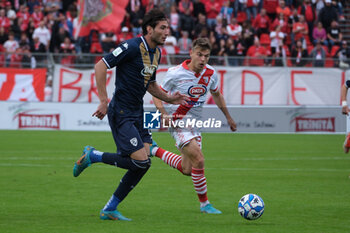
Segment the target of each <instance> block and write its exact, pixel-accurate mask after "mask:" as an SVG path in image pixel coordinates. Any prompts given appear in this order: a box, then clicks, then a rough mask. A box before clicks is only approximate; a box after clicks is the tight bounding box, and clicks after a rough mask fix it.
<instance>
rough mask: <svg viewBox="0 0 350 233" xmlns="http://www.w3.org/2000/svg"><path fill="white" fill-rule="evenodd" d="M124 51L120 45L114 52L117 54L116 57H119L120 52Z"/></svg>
mask: <svg viewBox="0 0 350 233" xmlns="http://www.w3.org/2000/svg"><path fill="white" fill-rule="evenodd" d="M122 52H123V50H122V48H120V47H118V48H116V49H115V50H114V51H113V52H112V54H113V55H114V56H115V57H118V55H119V54H121V53H122Z"/></svg>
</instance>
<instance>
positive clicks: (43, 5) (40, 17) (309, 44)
mask: <svg viewBox="0 0 350 233" xmlns="http://www.w3.org/2000/svg"><path fill="white" fill-rule="evenodd" d="M349 6H350V4H349V3H348V2H347V1H345V0H301V1H284V0H273V1H266V0H265V1H264V0H220V1H213V0H164V1H159V0H130V1H129V4H128V6H127V8H126V9H127V14H126V15H125V17H124V20H123V22H122V25H121V27H120V29H119V31H115V32H98V31H91V33H90V35H89V36H86V37H74V31H75V30H76V23H75V21H76V18H77V15H78V1H77V0H69V1H57V0H31V1H18V0H11V1H5V0H1V1H0V45H1V46H0V65H1V66H3V67H30V66H29V65H28V64H25V63H27V62H29V61H30V60H31V59H32V58H34V59H35V60H36V66H44V65H43V64H41V63H42V62H43V63H45V64H47V63H48V61H49V60H51V61H52V60H53V61H55V62H61V63H62V64H67V65H69V66H76V67H78V65H81V64H90V65H91V64H92V63H94V62H95V61H96V60H97V59H99V58H100V57H101V56H102V55H103V54H104V53H107V52H109V51H111V49H112V48H113V44H114V45H116V44H118V43H120V42H122V41H124V40H127V39H129V38H132V37H133V36H138V35H140V34H141V27H140V25H141V23H142V18H143V15H144V14H145V12H146V11H148V10H149V9H151V8H153V7H159V8H161V9H162V10H164V11H165V12H167V13H168V15H169V19H170V24H171V30H172V33H171V34H172V42H171V43H170V42H169V43H167V44H166V45H165V46H164V48H163V51H164V54H163V56H164V55H168V56H171V57H174V56H177V55H179V56H185V53H186V51H188V48H186V49H184V47H183V46H184V44H183V40H184V39H183V35H184V32H186V33H185V34H186V41H187V38H188V41H191V40H193V39H195V38H197V37H209V38H210V40H211V41H212V43H213V48H214V49H213V53H212V56H214V57H213V59H212V61H213V62H214V64H220V65H230V66H237V65H254V66H257V65H259V66H275V65H276V66H280V65H293V66H294V65H295V66H296V65H298V66H303V65H308V66H312V65H314V64H316V63H315V61H313V59H315V58H316V57H317V58H319V57H320V56H319V54H317V51H324V52H325V56H326V57H325V62H324V63H322V62H321V63H317V64H318V65H317V66H321V67H333V66H339V61H337V60H338V58H339V51H342V50H344V48H343V47H344V46H343V45H344V43H343V40H344V41H346V42H349V41H350V29H349V28H350V8H349ZM254 16H256V17H254ZM332 20H333V21H334V23H332ZM319 22H321V23H322V25H321V27H320V28H322V29H324V31H326V34H327V35H328V37H327V38H326V39H322V36H324V35H322V33H321V29H320V31H317V30H316V33H315V30H314V29H317V27H318V26H317V25H318V23H319ZM277 26H280V28H279V29H278V30H279V31H278V32H277V35H279V32H281V33H283V36H277V37H276V32H275V30H276V28H277ZM318 32H319V33H318ZM23 34H25V35H26V38H27V42H28V43H20V42H21V38H22V35H23ZM340 34H341V36H339V37H338V38H335V39H334V36H337V35H340ZM8 35H14V41H15V42H14V41H13V39H10V38H8ZM329 35H331V37H330V36H329ZM271 36H273V37H271ZM314 37H315V38H314ZM108 38H110V39H108ZM228 38H231V39H232V41H233V43H232V41H231V40H230V42H227V41H228ZM276 38H277V39H276ZM338 39H339V40H338ZM180 40H181V43H179V42H180ZM257 40H259V46H258V47H259V49H258V50H259V51H263V52H264V55H263V57H264V58H263V60H265V61H263V62H261V61H258V62H257V60H256V57H255V55H253V54H255V53H253V51H254V50H257V45H256V44H257V42H254V41H257ZM299 40H301V46H302V51H303V54H302V57H303V62H301V63H300V62H297V63H296V60H298V59H297V57H298V56H300V57H301V54H300V52H299V55H298V52H297V51H299V50H300V49H296V48H295V47H296V44H297V43H296V42H297V41H299ZM318 40H321V47H322V50H319V49H316V50H314V48H315V47H316V45H317V44H319V43H318ZM38 41H39V42H40V43H39V42H38ZM222 41H224V42H222ZM16 42H17V43H16ZM22 42H23V41H22ZM225 43H226V44H227V43H229V45H228V46H226V45H225ZM220 44H223V45H222V46H221V47H222V48H217V46H220ZM254 44H255V45H254ZM28 46H29V48H30V49H29V51H28V49H27V48H28ZM185 46H186V47H187V42H186V45H185ZM17 47H18V48H17ZM260 47H261V48H260ZM218 49H219V50H218ZM345 50H347V48H345ZM345 50H344V51H345ZM24 51H25V53H26V54H25V56H24V54H20V53H24ZM248 51H250V53H248ZM276 51H277V52H276ZM293 51H294V53H295V54H294V56H295V57H294V58H293ZM312 51H316V54H314V53H313V54H312V55H313V57H310V55H311V53H312ZM85 54H89V56H85ZM342 54H343V55H345V56H346V54H348V53H347V52H342ZM94 55H96V56H95V57H94V58H91V56H94ZM247 55H252V56H253V57H255V58H254V59H250V58H248V57H246V56H247ZM50 56H51V57H53V58H52V59H51V58H49V57H50ZM216 56H218V57H216ZM28 57H29V58H30V59H28ZM220 57H225V58H224V59H223V58H220ZM227 57H230V58H229V59H228V58H227ZM21 59H22V60H21ZM282 59H285V60H286V62H281V61H279V60H282ZM179 60H181V59H173V58H172V59H168V58H164V59H163V60H162V62H163V63H169V62H170V63H173V62H175V61H179ZM348 60H349V59H345V60H344V62H345V63H347V64H350V63H349V62H348ZM228 61H230V62H228ZM243 61H244V62H243ZM252 61H253V63H251V62H252ZM291 61H293V62H291ZM304 61H305V62H304ZM34 64H35V63H34ZM322 64H323V65H322Z"/></svg>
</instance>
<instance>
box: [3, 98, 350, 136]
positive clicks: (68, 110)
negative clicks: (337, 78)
mask: <svg viewBox="0 0 350 233" xmlns="http://www.w3.org/2000/svg"><path fill="white" fill-rule="evenodd" d="M97 106H98V104H97V103H58V102H53V103H48V102H8V101H6V102H5V101H0V109H1V114H0V129H10V130H17V129H35V130H78V131H109V130H110V129H109V125H108V121H107V117H105V118H104V119H103V120H102V121H101V120H99V119H97V118H94V117H92V113H93V112H95V110H96V108H97ZM145 111H155V108H154V106H153V105H148V106H146V107H145ZM229 111H230V113H231V115H232V117H233V118H234V120H235V121H236V123H237V128H238V130H237V132H258V133H271V132H273V133H295V132H297V133H344V132H345V131H346V117H345V116H344V115H342V114H341V107H340V106H339V107H314V106H311V107H305V106H279V107H277V106H269V107H253V106H249V107H247V106H246V107H242V106H234V107H229ZM209 118H215V120H219V121H221V122H222V127H220V128H209V129H204V130H203V131H204V132H230V131H229V128H228V126H227V124H226V121H225V118H224V116H223V114H222V113H221V112H220V110H218V109H217V108H216V107H214V106H209V105H208V106H205V108H204V112H203V119H209Z"/></svg>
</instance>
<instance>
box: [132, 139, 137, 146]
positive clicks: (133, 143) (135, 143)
mask: <svg viewBox="0 0 350 233" xmlns="http://www.w3.org/2000/svg"><path fill="white" fill-rule="evenodd" d="M130 143H131V145H133V146H137V138H132V139H130Z"/></svg>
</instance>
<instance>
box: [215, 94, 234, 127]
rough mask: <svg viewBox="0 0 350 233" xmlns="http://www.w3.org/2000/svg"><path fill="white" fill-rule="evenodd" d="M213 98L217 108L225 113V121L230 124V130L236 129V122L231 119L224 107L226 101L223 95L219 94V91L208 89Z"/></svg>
mask: <svg viewBox="0 0 350 233" xmlns="http://www.w3.org/2000/svg"><path fill="white" fill-rule="evenodd" d="M210 93H211V95H212V97H213V100H214V102H215V104H216V105H217V106H218V108H219V109H220V110H221V111H222V113H223V114H224V115H225V117H226V119H227V123H228V125H229V126H230V129H231V130H232V131H236V130H237V125H236V122H235V121H234V120H233V119H232V117H231V115H230V113H229V112H228V110H227V107H226V102H225V99H224V97H223V96H222V95H221V93H220V91H210Z"/></svg>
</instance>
